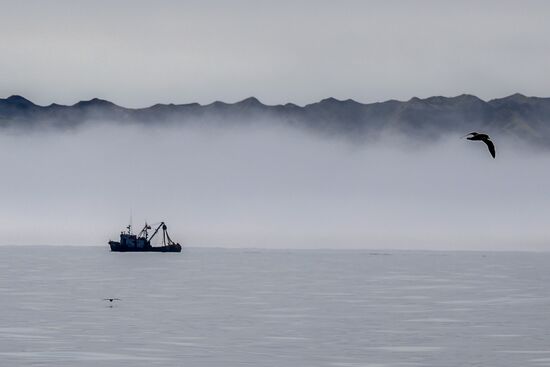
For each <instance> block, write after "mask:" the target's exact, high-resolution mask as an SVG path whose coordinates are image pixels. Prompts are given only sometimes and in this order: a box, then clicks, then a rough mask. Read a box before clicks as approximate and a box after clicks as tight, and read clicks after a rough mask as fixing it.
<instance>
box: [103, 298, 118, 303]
mask: <svg viewBox="0 0 550 367" xmlns="http://www.w3.org/2000/svg"><path fill="white" fill-rule="evenodd" d="M103 300H104V301H109V303H113V301H120V298H103Z"/></svg>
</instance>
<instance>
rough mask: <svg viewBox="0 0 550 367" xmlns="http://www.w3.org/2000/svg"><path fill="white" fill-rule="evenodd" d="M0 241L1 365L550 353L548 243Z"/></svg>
mask: <svg viewBox="0 0 550 367" xmlns="http://www.w3.org/2000/svg"><path fill="white" fill-rule="evenodd" d="M0 255H1V256H0V307H1V311H2V312H1V313H0V321H1V322H0V365H2V366H97V365H101V366H341V367H356V366H357V367H359V366H369V367H389V366H514V367H517V366H550V266H548V265H549V264H550V254H546V253H482V252H394V251H392V252H388V253H380V252H372V251H317V250H303V251H302V250H290V251H283V250H223V249H196V248H185V249H184V251H183V252H182V253H181V254H161V253H141V254H126V253H122V254H121V253H110V252H108V251H107V248H103V247H46V246H45V247H38V246H37V247H0ZM105 297H118V298H121V299H122V300H121V301H119V302H116V303H115V304H114V306H113V307H109V305H108V302H105V301H103V300H102V299H103V298H105Z"/></svg>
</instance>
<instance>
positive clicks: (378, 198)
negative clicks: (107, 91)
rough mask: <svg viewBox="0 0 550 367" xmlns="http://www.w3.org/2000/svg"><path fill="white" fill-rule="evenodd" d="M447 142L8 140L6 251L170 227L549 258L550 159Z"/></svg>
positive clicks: (229, 135) (232, 243)
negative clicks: (537, 253)
mask: <svg viewBox="0 0 550 367" xmlns="http://www.w3.org/2000/svg"><path fill="white" fill-rule="evenodd" d="M496 144H497V159H496V160H493V159H492V158H491V157H490V156H489V153H488V152H487V151H486V147H485V146H484V145H483V143H475V142H468V141H466V140H463V139H459V137H456V136H449V137H447V138H445V139H443V140H441V141H439V142H436V143H433V144H430V143H426V142H423V143H420V142H416V141H412V140H407V139H405V138H403V137H395V136H386V137H382V138H380V139H379V140H378V141H376V142H367V143H365V144H354V143H350V142H349V141H347V140H341V139H332V138H327V137H319V136H314V135H311V134H307V133H306V132H302V131H298V130H292V129H286V128H279V127H278V128H269V127H266V126H262V127H261V128H252V127H250V126H248V127H238V128H231V129H227V128H222V127H215V128H201V127H197V126H193V127H185V128H182V127H165V128H144V127H139V126H113V125H110V124H97V125H95V126H93V127H87V128H85V129H81V130H77V131H73V132H70V133H60V132H48V133H44V132H41V133H30V134H25V135H23V134H15V135H13V134H11V135H10V134H8V135H6V134H4V135H1V136H0V167H2V180H1V181H0V195H1V200H2V210H1V211H0V233H2V234H3V235H2V241H1V244H75V245H78V244H93V245H106V241H107V240H109V238H111V239H115V238H116V237H117V235H118V233H119V231H120V230H121V229H122V228H123V227H124V226H125V225H126V224H127V222H128V220H129V217H130V214H132V216H133V222H134V225H135V226H136V230H137V227H138V226H139V225H141V224H142V222H143V221H145V220H148V221H149V222H158V221H161V220H166V221H167V223H168V225H169V229H170V231H171V232H172V237H173V238H174V239H176V240H178V241H180V242H183V243H184V244H185V245H188V246H223V247H275V248H378V249H382V248H384V249H385V248H402V249H420V248H422V249H499V250H508V249H518V250H520V249H528V250H533V249H548V248H549V246H548V245H547V243H546V239H547V238H548V230H547V216H548V207H550V205H549V204H550V195H548V190H549V189H548V187H550V173H548V170H547V167H548V166H549V164H550V154H548V153H545V152H533V151H526V150H525V149H523V148H522V147H520V146H518V145H516V144H515V143H512V142H509V141H497V142H496Z"/></svg>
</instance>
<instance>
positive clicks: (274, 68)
mask: <svg viewBox="0 0 550 367" xmlns="http://www.w3.org/2000/svg"><path fill="white" fill-rule="evenodd" d="M0 9H1V10H0V34H1V38H0V55H1V57H0V80H1V81H2V83H1V84H0V97H7V96H9V95H11V94H22V95H25V96H27V97H28V98H30V99H32V100H34V101H36V102H37V103H40V104H49V103H52V102H57V103H64V104H72V103H74V102H76V101H78V100H82V99H90V98H93V97H100V98H105V99H109V100H113V101H114V102H116V103H118V104H121V105H124V106H129V107H136V106H147V105H151V104H154V103H157V102H174V103H187V102H195V101H196V102H200V103H208V102H211V101H214V100H224V101H228V102H233V101H238V100H241V99H244V98H246V97H249V96H257V97H258V98H259V99H260V100H261V101H263V102H264V103H269V104H277V103H285V102H289V101H290V102H295V103H298V104H307V103H310V102H314V101H317V100H319V99H322V98H326V97H329V96H333V97H336V98H341V99H346V98H353V99H356V100H358V101H361V102H375V101H381V100H386V99H390V98H396V99H404V100H406V99H409V98H411V97H412V96H419V97H427V96H431V95H447V96H452V95H458V94H461V93H471V94H476V95H478V96H480V97H481V98H484V99H490V98H495V97H502V96H505V95H509V94H512V93H514V92H521V93H524V94H527V95H538V96H549V95H550V73H548V65H550V47H549V46H550V44H549V43H550V38H549V35H550V22H549V21H548V19H549V18H550V2H548V1H521V2H520V1H483V2H482V1H460V2H458V1H387V0H385V1H330V2H329V1H270V2H268V1H258V0H253V1H217V2H214V1H204V0H201V1H137V0H135V1H98V0H94V1H75V0H70V1H18V2H15V1H3V0H0Z"/></svg>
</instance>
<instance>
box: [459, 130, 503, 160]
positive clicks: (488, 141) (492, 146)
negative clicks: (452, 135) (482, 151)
mask: <svg viewBox="0 0 550 367" xmlns="http://www.w3.org/2000/svg"><path fill="white" fill-rule="evenodd" d="M464 137H467V138H466V139H468V140H478V141H482V142H484V143H485V144H487V148H489V153H491V155H492V156H493V158H495V157H496V151H495V144H493V142H492V141H491V138H489V135H487V134H480V133H476V132H475V131H474V132H472V133H469V134H466V135H464V136H463V138H464Z"/></svg>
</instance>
